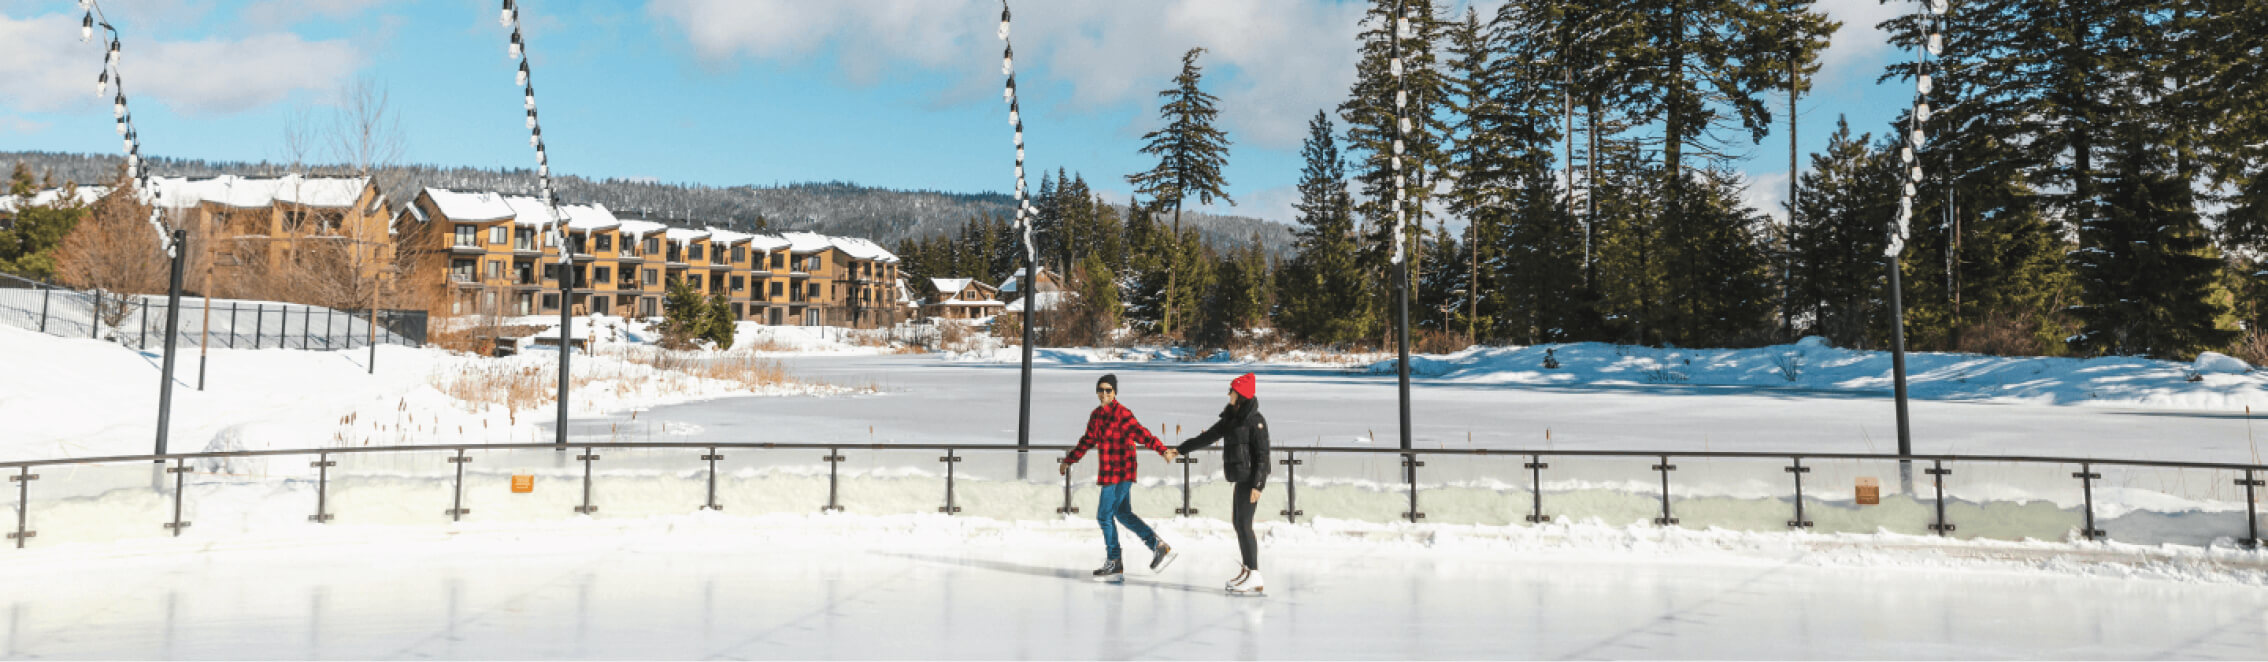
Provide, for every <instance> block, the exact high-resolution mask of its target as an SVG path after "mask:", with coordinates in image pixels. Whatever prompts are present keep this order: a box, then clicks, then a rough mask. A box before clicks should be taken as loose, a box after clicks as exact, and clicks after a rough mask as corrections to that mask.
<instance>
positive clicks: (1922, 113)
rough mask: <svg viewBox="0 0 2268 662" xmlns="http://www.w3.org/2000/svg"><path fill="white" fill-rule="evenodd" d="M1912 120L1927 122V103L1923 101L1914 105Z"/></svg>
mask: <svg viewBox="0 0 2268 662" xmlns="http://www.w3.org/2000/svg"><path fill="white" fill-rule="evenodd" d="M1914 119H1917V120H1921V121H1924V122H1927V121H1929V102H1927V101H1923V102H1921V103H1917V104H1914Z"/></svg>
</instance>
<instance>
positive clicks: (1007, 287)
mask: <svg viewBox="0 0 2268 662" xmlns="http://www.w3.org/2000/svg"><path fill="white" fill-rule="evenodd" d="M1052 273H1053V272H1050V271H1048V270H1047V267H1044V266H1043V267H1040V268H1039V275H1041V276H1048V275H1052ZM1023 282H1024V270H1023V269H1017V270H1016V273H1012V274H1008V278H1007V279H1005V280H1002V281H1001V282H1000V292H1001V293H1003V294H1006V293H1009V292H1015V291H1017V290H1019V289H1021V288H1022V285H1021V283H1023Z"/></svg>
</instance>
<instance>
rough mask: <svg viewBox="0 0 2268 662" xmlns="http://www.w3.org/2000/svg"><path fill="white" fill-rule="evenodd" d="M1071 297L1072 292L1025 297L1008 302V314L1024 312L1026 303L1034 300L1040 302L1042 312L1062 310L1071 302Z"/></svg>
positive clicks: (1045, 293) (1046, 293) (1043, 293)
mask: <svg viewBox="0 0 2268 662" xmlns="http://www.w3.org/2000/svg"><path fill="white" fill-rule="evenodd" d="M1070 297H1071V293H1070V292H1041V293H1039V294H1038V295H1035V296H1029V297H1024V298H1022V299H1017V300H1015V301H1010V302H1008V309H1007V312H1011V313H1020V312H1024V302H1026V301H1030V300H1033V299H1038V300H1039V309H1040V310H1061V309H1062V308H1063V306H1064V305H1065V304H1067V303H1069V302H1070V301H1071V298H1070Z"/></svg>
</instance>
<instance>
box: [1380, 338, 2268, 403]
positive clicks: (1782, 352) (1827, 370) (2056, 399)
mask: <svg viewBox="0 0 2268 662" xmlns="http://www.w3.org/2000/svg"><path fill="white" fill-rule="evenodd" d="M1547 356H1548V358H1549V359H1551V360H1554V361H1556V362H1557V363H1558V364H1559V366H1558V367H1557V368H1546V367H1544V363H1545V361H1546V359H1547ZM1906 366H1907V370H1908V378H1907V379H1908V390H1909V393H1910V394H1911V396H1912V397H1914V398H1918V399H1928V400H1978V401H2015V402H2028V403H2034V404H2055V405H2071V404H2098V405H2115V406H2124V407H2150V408H2166V409H2217V410H2237V409H2242V408H2245V407H2248V406H2249V407H2256V408H2268V375H2262V374H2257V373H2253V372H2251V371H2250V370H2249V366H2246V365H2245V364H2244V362H2242V361H2238V360H2236V359H2233V358H2229V357H2226V356H2222V355H2219V354H2210V353H2209V354H2206V355H2204V356H2201V357H2199V358H2198V361H2197V362H2196V363H2195V364H2190V363H2178V362H2171V361H2157V360H2151V359H2141V358H2129V357H2105V358H2095V359H2068V358H2046V357H2003V356H1982V355H1976V354H1956V353H1945V352H1915V353H1909V354H1907V355H1906ZM1394 368H1395V366H1394V362H1393V361H1391V360H1387V361H1381V362H1378V363H1375V364H1372V365H1371V366H1370V367H1369V371H1370V372H1371V373H1373V374H1390V373H1392V372H1393V371H1394ZM1411 373H1412V374H1415V375H1421V376H1425V377H1429V378H1432V379H1435V380H1439V381H1442V382H1447V383H1470V384H1521V385H1534V386H1637V387H1688V386H1745V387H1755V388H1769V389H1788V390H1804V391H1828V392H1867V393H1887V392H1889V390H1890V386H1891V377H1890V354H1889V353H1888V352H1875V351H1859V350H1848V349H1837V348H1834V347H1829V346H1827V344H1826V343H1825V342H1822V341H1820V340H1819V339H1817V338H1807V339H1805V340H1804V341H1803V342H1798V343H1796V344H1793V345H1778V346H1772V347H1759V348H1754V349H1675V348H1668V349H1657V348H1646V347H1630V346H1624V345H1607V344H1602V343H1578V344H1569V345H1539V346H1533V347H1480V348H1473V349H1468V350H1465V351H1462V352H1457V353H1454V354H1447V355H1428V356H1421V357H1412V358H1411ZM2193 377H2194V378H2197V379H2196V381H2192V378H2193Z"/></svg>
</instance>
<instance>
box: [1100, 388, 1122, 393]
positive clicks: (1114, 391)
mask: <svg viewBox="0 0 2268 662" xmlns="http://www.w3.org/2000/svg"><path fill="white" fill-rule="evenodd" d="M1095 392H1096V393H1117V392H1118V389H1114V388H1098V389H1095Z"/></svg>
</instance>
